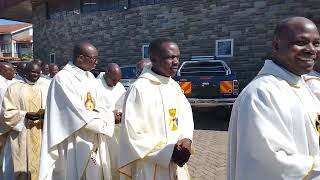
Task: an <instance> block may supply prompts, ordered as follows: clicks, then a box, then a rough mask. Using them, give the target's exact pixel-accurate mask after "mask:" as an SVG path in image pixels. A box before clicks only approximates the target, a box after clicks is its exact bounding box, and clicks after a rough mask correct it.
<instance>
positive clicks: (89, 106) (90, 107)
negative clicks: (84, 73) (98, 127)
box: [84, 92, 95, 111]
mask: <svg viewBox="0 0 320 180" xmlns="http://www.w3.org/2000/svg"><path fill="white" fill-rule="evenodd" d="M84 106H85V108H86V109H87V110H88V111H93V110H94V108H95V104H94V101H93V99H92V96H91V93H90V92H87V96H86V99H85V102H84Z"/></svg>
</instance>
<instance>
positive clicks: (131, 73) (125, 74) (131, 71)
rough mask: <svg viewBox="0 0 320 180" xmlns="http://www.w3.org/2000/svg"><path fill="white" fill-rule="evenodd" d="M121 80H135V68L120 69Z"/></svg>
mask: <svg viewBox="0 0 320 180" xmlns="http://www.w3.org/2000/svg"><path fill="white" fill-rule="evenodd" d="M121 73H122V79H135V78H136V67H135V66H128V67H121Z"/></svg>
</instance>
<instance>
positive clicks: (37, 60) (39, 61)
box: [33, 59, 42, 66]
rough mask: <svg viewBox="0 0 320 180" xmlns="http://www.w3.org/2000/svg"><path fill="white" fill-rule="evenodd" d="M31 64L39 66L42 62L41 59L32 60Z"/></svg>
mask: <svg viewBox="0 0 320 180" xmlns="http://www.w3.org/2000/svg"><path fill="white" fill-rule="evenodd" d="M33 62H35V63H37V64H39V65H40V66H41V65H42V60H41V59H34V60H33Z"/></svg>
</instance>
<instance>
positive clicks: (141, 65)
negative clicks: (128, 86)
mask: <svg viewBox="0 0 320 180" xmlns="http://www.w3.org/2000/svg"><path fill="white" fill-rule="evenodd" d="M151 66H152V63H151V61H150V59H141V60H140V61H138V62H137V64H136V76H137V77H138V76H139V75H140V74H141V73H142V70H143V68H145V67H146V68H151Z"/></svg>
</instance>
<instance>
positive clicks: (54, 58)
mask: <svg viewBox="0 0 320 180" xmlns="http://www.w3.org/2000/svg"><path fill="white" fill-rule="evenodd" d="M52 57H53V58H52ZM52 59H53V61H52ZM49 62H50V64H55V63H56V54H55V53H50V54H49Z"/></svg>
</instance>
